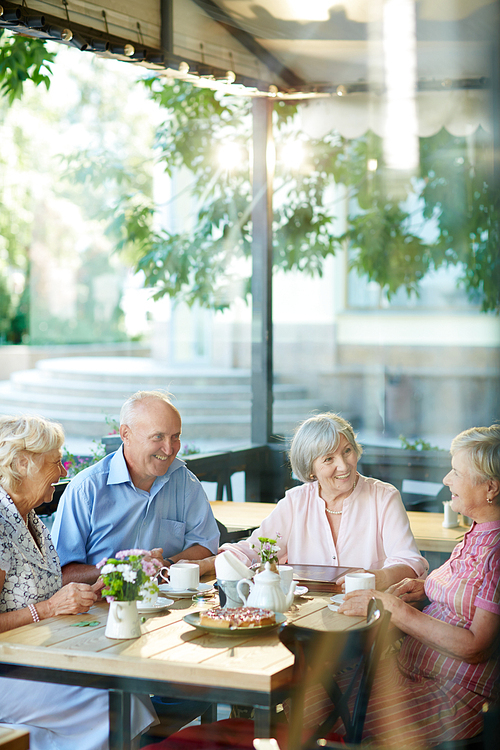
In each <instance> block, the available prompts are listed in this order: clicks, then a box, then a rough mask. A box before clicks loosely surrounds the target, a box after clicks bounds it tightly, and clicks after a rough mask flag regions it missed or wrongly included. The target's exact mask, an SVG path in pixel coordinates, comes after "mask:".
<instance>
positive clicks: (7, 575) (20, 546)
mask: <svg viewBox="0 0 500 750" xmlns="http://www.w3.org/2000/svg"><path fill="white" fill-rule="evenodd" d="M63 442H64V433H63V430H62V428H61V427H60V425H57V424H54V423H52V422H48V421H47V420H45V419H42V418H40V417H30V416H22V417H10V416H8V417H7V416H0V631H6V630H11V629H12V628H17V627H20V626H21V625H27V624H28V623H31V622H39V621H40V620H44V619H46V618H48V617H54V616H56V615H68V614H76V613H78V612H87V610H88V609H89V608H90V607H91V606H92V604H93V603H94V602H95V601H96V599H97V598H98V593H97V592H98V591H99V588H100V586H101V584H94V586H89V585H88V584H83V583H70V584H68V585H67V586H63V587H62V588H61V566H60V564H59V558H58V556H57V552H56V550H55V547H54V545H53V543H52V539H51V538H50V534H49V532H48V530H47V528H46V527H45V526H44V524H43V523H42V522H41V520H40V519H39V517H38V516H37V514H36V513H35V511H34V510H33V509H34V508H35V507H37V506H38V505H41V504H42V503H44V502H47V501H50V500H51V498H52V495H53V493H54V487H53V485H54V483H55V482H57V481H58V480H59V478H60V477H61V476H63V477H64V476H66V470H65V469H64V467H63V466H62V464H61V452H62V445H63ZM0 695H1V696H2V699H1V701H0V723H2V722H3V723H5V724H8V725H9V726H12V725H15V726H23V727H24V728H27V729H29V732H30V748H31V750H45V749H47V750H49V749H50V750H54V749H55V748H57V750H106V748H107V746H108V695H107V693H106V692H105V691H103V690H93V689H90V688H78V687H70V686H59V685H47V684H45V683H42V682H33V683H31V682H27V681H26V680H16V679H10V678H0ZM133 704H134V705H133V716H132V722H133V727H134V731H135V733H136V734H139V732H141V731H143V730H144V729H146V728H147V727H148V726H150V725H151V723H153V722H154V721H155V715H154V711H153V710H152V707H151V708H150V704H149V705H148V703H143V702H142V700H138V699H134V701H133Z"/></svg>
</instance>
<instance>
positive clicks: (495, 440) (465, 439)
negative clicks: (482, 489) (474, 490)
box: [450, 424, 500, 484]
mask: <svg viewBox="0 0 500 750" xmlns="http://www.w3.org/2000/svg"><path fill="white" fill-rule="evenodd" d="M461 450H466V451H467V453H468V455H469V459H470V462H471V466H472V469H473V476H472V480H473V481H475V483H476V484H481V483H482V482H487V481H488V479H496V480H498V481H500V425H498V424H493V425H491V427H471V428H470V430H464V431H463V432H461V433H460V434H459V435H457V436H456V438H454V439H453V440H452V443H451V450H450V452H451V455H452V456H454V455H455V453H457V452H458V451H461Z"/></svg>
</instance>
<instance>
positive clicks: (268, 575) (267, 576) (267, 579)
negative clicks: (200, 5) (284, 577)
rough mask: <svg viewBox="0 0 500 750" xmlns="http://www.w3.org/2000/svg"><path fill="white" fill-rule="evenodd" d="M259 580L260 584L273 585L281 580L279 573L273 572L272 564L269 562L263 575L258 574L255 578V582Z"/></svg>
mask: <svg viewBox="0 0 500 750" xmlns="http://www.w3.org/2000/svg"><path fill="white" fill-rule="evenodd" d="M256 578H258V579H259V583H273V582H274V581H276V579H278V580H279V573H275V572H274V571H273V570H271V564H270V563H269V562H266V564H265V565H264V570H263V571H262V572H261V573H257V574H256V575H255V576H254V580H255V579H256Z"/></svg>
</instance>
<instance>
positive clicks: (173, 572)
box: [168, 563, 200, 591]
mask: <svg viewBox="0 0 500 750" xmlns="http://www.w3.org/2000/svg"><path fill="white" fill-rule="evenodd" d="M168 572H169V575H170V586H171V588H172V590H173V591H186V590H187V589H197V588H198V584H199V582H200V568H199V566H198V565H196V564H195V563H174V564H173V565H171V566H170V568H169V569H168Z"/></svg>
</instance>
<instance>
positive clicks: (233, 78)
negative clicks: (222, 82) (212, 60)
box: [226, 70, 236, 83]
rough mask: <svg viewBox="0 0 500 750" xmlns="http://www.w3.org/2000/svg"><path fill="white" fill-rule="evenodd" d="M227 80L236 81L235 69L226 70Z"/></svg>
mask: <svg viewBox="0 0 500 750" xmlns="http://www.w3.org/2000/svg"><path fill="white" fill-rule="evenodd" d="M226 81H227V82H228V83H234V82H235V81H236V73H235V72H234V71H233V70H228V71H226Z"/></svg>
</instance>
